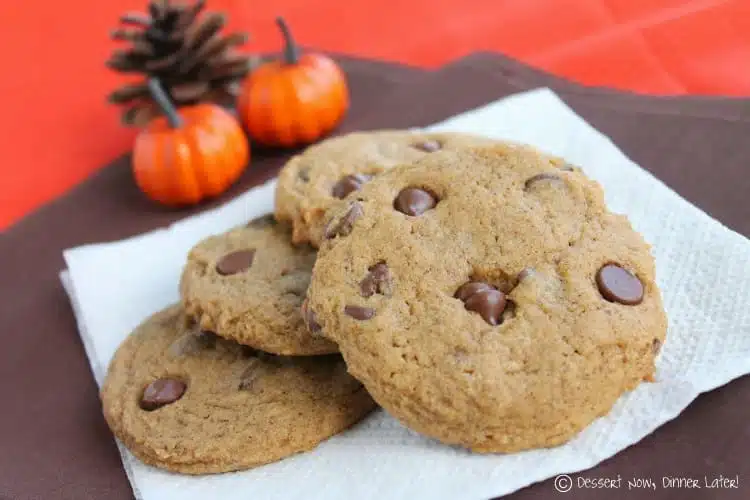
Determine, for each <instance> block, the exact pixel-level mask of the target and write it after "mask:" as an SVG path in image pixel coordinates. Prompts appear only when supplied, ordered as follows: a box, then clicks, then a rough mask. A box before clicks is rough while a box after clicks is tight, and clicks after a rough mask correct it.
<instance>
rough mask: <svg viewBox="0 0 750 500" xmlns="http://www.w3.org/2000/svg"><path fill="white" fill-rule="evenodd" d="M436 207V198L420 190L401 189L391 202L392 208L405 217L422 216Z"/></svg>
mask: <svg viewBox="0 0 750 500" xmlns="http://www.w3.org/2000/svg"><path fill="white" fill-rule="evenodd" d="M435 205H437V198H436V197H435V196H434V195H433V194H432V193H430V192H429V191H425V190H424V189H421V188H414V187H408V188H405V189H402V190H401V192H400V193H398V196H396V199H395V201H394V202H393V207H394V208H395V209H396V210H398V211H399V212H401V213H404V214H406V215H422V214H423V213H425V212H426V211H428V210H429V209H431V208H434V207H435Z"/></svg>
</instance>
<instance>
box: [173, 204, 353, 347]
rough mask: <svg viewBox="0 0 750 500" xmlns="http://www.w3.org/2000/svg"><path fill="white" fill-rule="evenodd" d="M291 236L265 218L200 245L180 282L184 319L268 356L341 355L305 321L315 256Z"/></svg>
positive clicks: (184, 270)
mask: <svg viewBox="0 0 750 500" xmlns="http://www.w3.org/2000/svg"><path fill="white" fill-rule="evenodd" d="M290 235H291V233H290V230H289V227H288V225H284V224H279V223H277V222H276V221H275V220H274V219H273V216H272V215H270V214H269V215H266V216H264V217H260V218H257V219H255V220H253V221H251V222H250V223H249V224H248V225H247V226H243V227H237V228H234V229H232V230H230V231H228V232H226V233H223V234H219V235H215V236H211V237H209V238H206V239H204V240H203V241H201V242H199V243H198V244H197V245H196V246H195V247H193V248H192V249H191V250H190V252H189V254H188V258H187V263H186V265H185V267H184V268H183V272H182V277H181V280H180V295H181V297H182V302H183V304H184V305H185V310H186V312H187V314H188V315H189V316H191V317H192V318H194V319H195V320H196V322H197V323H198V324H199V325H200V327H201V328H202V329H204V330H207V331H211V332H213V333H216V334H217V335H219V336H221V337H225V338H227V339H231V340H235V341H237V342H239V343H241V344H246V345H249V346H251V347H254V348H256V349H260V350H262V351H266V352H269V353H273V354H281V355H313V354H328V353H334V352H338V348H337V347H336V345H335V344H334V343H333V342H331V341H329V340H326V339H325V338H323V337H320V336H314V335H311V334H310V332H309V331H308V330H307V329H306V328H305V325H304V322H303V321H302V317H301V316H300V306H301V304H302V301H303V299H304V297H305V292H306V291H307V286H308V284H309V282H310V274H311V272H312V268H313V263H314V262H315V257H316V252H315V250H314V249H313V248H312V247H310V246H309V245H293V244H292V243H291V241H290V237H291V236H290Z"/></svg>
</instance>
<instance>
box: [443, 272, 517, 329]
mask: <svg viewBox="0 0 750 500" xmlns="http://www.w3.org/2000/svg"><path fill="white" fill-rule="evenodd" d="M455 297H456V298H457V299H459V300H461V301H462V302H463V303H464V307H465V308H466V309H467V310H469V311H474V312H476V313H479V315H480V316H481V317H482V318H483V319H484V320H485V321H486V322H487V323H489V324H490V325H493V326H495V325H499V324H500V323H501V322H502V316H503V311H504V310H505V306H506V304H507V303H508V301H507V300H506V298H505V294H504V293H503V292H501V291H500V290H498V289H496V288H495V287H493V286H491V285H489V284H488V283H484V282H481V281H470V282H469V283H466V284H465V285H462V286H461V287H460V288H459V289H458V290H457V291H456V293H455Z"/></svg>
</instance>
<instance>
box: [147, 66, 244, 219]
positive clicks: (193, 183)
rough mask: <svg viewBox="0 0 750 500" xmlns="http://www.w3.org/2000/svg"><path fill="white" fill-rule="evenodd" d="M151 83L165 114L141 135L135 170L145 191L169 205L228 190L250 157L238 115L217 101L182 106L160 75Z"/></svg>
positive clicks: (193, 202)
mask: <svg viewBox="0 0 750 500" xmlns="http://www.w3.org/2000/svg"><path fill="white" fill-rule="evenodd" d="M148 87H149V91H150V92H151V95H152V97H153V99H154V101H155V102H156V103H157V104H158V106H159V107H160V108H161V110H162V111H163V112H164V115H165V116H163V117H158V118H155V119H154V120H152V121H151V122H150V123H149V124H148V125H147V126H146V128H144V129H143V130H142V131H141V132H140V133H139V134H138V136H137V137H136V139H135V147H134V149H133V174H134V176H135V182H136V184H137V185H138V187H139V188H140V190H141V191H143V192H144V193H145V194H146V196H148V197H149V198H151V199H152V200H154V201H157V202H159V203H162V204H164V205H169V206H184V205H192V204H196V203H198V202H200V201H202V200H205V199H207V198H212V197H215V196H218V195H220V194H221V193H223V192H224V191H226V190H227V189H228V188H229V186H231V185H232V184H233V183H234V182H235V181H236V180H237V179H238V178H239V176H240V175H241V174H242V172H243V171H244V170H245V168H247V163H248V160H249V159H250V148H249V146H248V143H247V138H246V137H245V134H244V132H243V131H242V127H241V125H240V124H239V122H238V121H237V119H236V118H234V116H232V115H231V114H230V113H229V112H228V111H225V110H224V109H222V108H221V107H220V106H217V105H215V104H196V105H194V106H185V107H181V108H180V109H179V110H177V109H175V107H174V106H173V104H172V102H171V101H170V99H169V96H168V95H167V93H166V92H165V91H164V89H163V88H162V86H161V84H160V83H159V81H158V80H157V79H150V80H149V81H148Z"/></svg>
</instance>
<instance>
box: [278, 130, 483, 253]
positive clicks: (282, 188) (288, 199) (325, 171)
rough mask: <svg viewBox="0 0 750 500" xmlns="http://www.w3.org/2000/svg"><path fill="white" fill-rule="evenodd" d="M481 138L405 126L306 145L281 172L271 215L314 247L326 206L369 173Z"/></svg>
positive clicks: (479, 141)
mask: <svg viewBox="0 0 750 500" xmlns="http://www.w3.org/2000/svg"><path fill="white" fill-rule="evenodd" d="M492 142H493V141H491V140H489V139H486V138H484V137H477V136H471V135H463V134H435V133H417V132H409V131H406V130H381V131H375V132H355V133H352V134H348V135H345V136H341V137H335V138H332V139H328V140H326V141H323V142H321V143H319V144H317V145H315V146H311V147H310V148H308V149H307V150H305V152H304V153H302V154H300V155H297V156H295V157H294V158H292V159H291V160H290V161H289V162H288V163H287V164H286V165H285V166H284V168H283V169H282V170H281V172H280V174H279V181H278V184H277V188H276V218H277V219H278V220H280V221H288V222H290V223H291V224H292V227H293V235H292V240H293V241H294V242H295V243H302V242H309V243H310V244H312V245H313V246H315V247H317V246H318V245H319V244H320V242H321V240H322V239H323V226H324V225H325V221H324V215H325V211H326V209H327V208H328V207H329V206H330V204H331V203H332V202H334V201H335V200H337V199H342V198H344V197H346V196H347V195H348V194H349V193H351V192H352V191H356V190H357V189H359V188H360V187H361V186H362V185H363V184H365V183H367V182H368V181H369V180H370V179H371V178H372V177H373V176H375V175H378V174H380V173H381V172H383V171H385V170H388V169H389V168H391V167H393V166H395V165H397V164H399V163H408V162H410V161H413V160H416V159H418V158H422V157H424V156H427V155H430V154H432V153H434V152H436V151H441V150H452V149H456V148H461V147H465V146H467V145H478V144H490V143H492Z"/></svg>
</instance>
